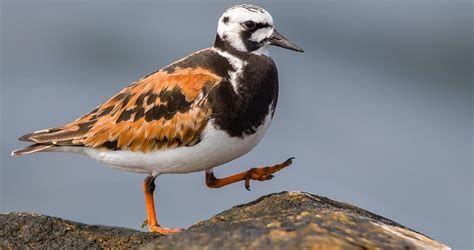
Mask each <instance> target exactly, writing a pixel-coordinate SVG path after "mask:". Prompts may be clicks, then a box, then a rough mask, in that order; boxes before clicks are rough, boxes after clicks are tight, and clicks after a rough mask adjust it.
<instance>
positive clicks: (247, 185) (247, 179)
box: [245, 177, 250, 191]
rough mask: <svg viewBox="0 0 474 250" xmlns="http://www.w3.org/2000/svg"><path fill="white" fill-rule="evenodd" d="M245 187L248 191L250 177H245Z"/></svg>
mask: <svg viewBox="0 0 474 250" xmlns="http://www.w3.org/2000/svg"><path fill="white" fill-rule="evenodd" d="M245 189H247V190H248V191H250V178H248V177H247V178H245Z"/></svg>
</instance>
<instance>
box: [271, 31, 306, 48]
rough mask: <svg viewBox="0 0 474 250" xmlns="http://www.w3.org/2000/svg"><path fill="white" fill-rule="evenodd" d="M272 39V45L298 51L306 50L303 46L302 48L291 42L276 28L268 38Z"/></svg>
mask: <svg viewBox="0 0 474 250" xmlns="http://www.w3.org/2000/svg"><path fill="white" fill-rule="evenodd" d="M268 40H269V41H270V44H271V45H275V46H278V47H282V48H285V49H290V50H294V51H298V52H304V50H303V49H302V48H300V47H299V46H298V45H296V44H294V43H292V42H290V40H288V39H287V38H286V37H284V36H283V35H282V34H280V33H278V32H277V31H276V30H273V34H272V36H271V37H270V38H269V39H268Z"/></svg>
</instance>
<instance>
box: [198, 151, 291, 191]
mask: <svg viewBox="0 0 474 250" xmlns="http://www.w3.org/2000/svg"><path fill="white" fill-rule="evenodd" d="M293 159H294V158H293V157H291V158H289V159H288V160H286V161H284V162H282V163H280V164H276V165H273V166H269V167H261V168H251V169H249V170H247V171H245V172H241V173H238V174H234V175H231V176H228V177H225V178H221V179H218V178H216V176H214V173H213V172H212V169H211V170H207V171H206V185H207V186H208V187H210V188H220V187H223V186H227V185H229V184H232V183H235V182H239V181H245V188H246V189H247V190H250V180H256V181H266V180H270V179H272V178H273V174H274V173H275V172H278V171H280V170H281V169H283V168H286V167H288V166H290V165H291V163H292V162H293Z"/></svg>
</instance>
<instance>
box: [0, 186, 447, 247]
mask: <svg viewBox="0 0 474 250" xmlns="http://www.w3.org/2000/svg"><path fill="white" fill-rule="evenodd" d="M19 247H29V248H55V249H56V248H68V249H70V248H121V249H124V248H142V249H308V248H311V249H314V248H318V249H319V248H323V249H325V248H341V249H353V248H356V249H359V248H360V249H364V248H369V249H374V248H382V249H449V247H447V246H446V245H443V244H441V243H439V242H436V241H434V240H432V239H430V238H429V237H427V236H425V235H423V234H421V233H418V232H416V231H414V230H412V229H409V228H406V227H404V226H402V225H400V224H398V223H396V222H394V221H392V220H389V219H387V218H384V217H382V216H379V215H376V214H373V213H371V212H368V211H366V210H363V209H361V208H358V207H355V206H352V205H349V204H346V203H341V202H337V201H333V200H330V199H328V198H325V197H320V196H316V195H312V194H308V193H304V192H283V193H278V194H270V195H267V196H263V197H261V198H259V199H258V200H256V201H253V202H251V203H248V204H244V205H240V206H237V207H234V208H231V209H229V210H226V211H224V212H222V213H220V214H218V215H216V216H214V217H212V218H211V219H209V220H206V221H202V222H199V223H197V224H195V225H193V226H191V227H190V228H189V229H187V230H186V231H184V232H182V233H177V234H173V235H169V236H160V235H156V234H153V233H143V232H139V231H135V230H131V229H125V228H117V227H105V226H97V225H85V224H81V223H77V222H72V221H67V220H63V219H60V218H55V217H50V216H44V215H39V214H33V213H6V214H0V249H4V248H7V249H16V248H19Z"/></svg>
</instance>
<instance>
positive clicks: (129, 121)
mask: <svg viewBox="0 0 474 250" xmlns="http://www.w3.org/2000/svg"><path fill="white" fill-rule="evenodd" d="M220 81H221V77H219V76H217V75H216V74H214V73H212V72H210V71H208V70H205V69H203V68H200V67H195V68H179V67H178V68H176V69H175V70H174V71H173V72H172V73H168V72H165V71H158V72H156V73H154V74H151V75H149V76H147V77H145V78H142V79H140V80H139V81H137V82H135V83H133V84H131V85H130V86H128V87H126V88H125V89H123V90H122V91H121V92H119V93H118V94H117V95H115V96H114V97H112V98H111V99H109V100H108V101H106V102H105V103H104V104H102V105H100V106H99V107H97V108H96V109H94V110H93V111H91V112H90V113H89V114H87V115H85V116H83V117H81V118H79V119H77V120H75V121H74V122H72V123H70V124H68V125H65V126H63V127H60V128H54V129H49V130H43V131H38V132H35V133H32V134H27V135H24V136H22V137H20V139H21V140H24V141H30V142H35V143H40V144H49V145H51V144H52V145H62V146H86V147H91V148H97V149H104V150H130V151H142V152H149V151H153V150H162V149H167V148H175V147H179V146H191V145H194V144H196V143H198V142H199V140H200V134H201V132H202V130H203V129H204V128H205V126H206V124H207V122H208V120H209V119H210V115H211V113H212V110H211V109H210V107H209V105H208V102H207V98H206V97H207V95H208V93H209V92H210V90H211V89H212V88H213V87H214V86H216V85H217V84H219V83H220Z"/></svg>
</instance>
